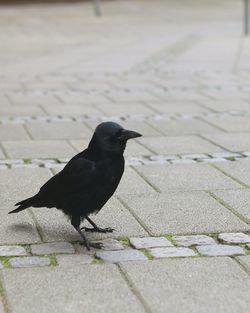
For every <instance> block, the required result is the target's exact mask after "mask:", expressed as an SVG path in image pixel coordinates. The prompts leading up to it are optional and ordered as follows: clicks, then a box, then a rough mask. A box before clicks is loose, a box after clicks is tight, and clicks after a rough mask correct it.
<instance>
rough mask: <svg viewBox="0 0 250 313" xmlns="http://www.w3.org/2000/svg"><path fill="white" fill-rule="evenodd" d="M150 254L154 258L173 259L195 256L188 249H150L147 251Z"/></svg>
mask: <svg viewBox="0 0 250 313" xmlns="http://www.w3.org/2000/svg"><path fill="white" fill-rule="evenodd" d="M149 252H150V254H151V255H152V256H153V257H154V258H174V257H188V256H195V255H196V253H195V252H194V251H193V250H192V249H189V248H175V247H171V248H152V249H149Z"/></svg>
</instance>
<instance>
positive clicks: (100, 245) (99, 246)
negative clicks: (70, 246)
mask: <svg viewBox="0 0 250 313" xmlns="http://www.w3.org/2000/svg"><path fill="white" fill-rule="evenodd" d="M90 247H91V248H95V249H102V248H103V247H104V245H103V243H101V242H91V243H90Z"/></svg>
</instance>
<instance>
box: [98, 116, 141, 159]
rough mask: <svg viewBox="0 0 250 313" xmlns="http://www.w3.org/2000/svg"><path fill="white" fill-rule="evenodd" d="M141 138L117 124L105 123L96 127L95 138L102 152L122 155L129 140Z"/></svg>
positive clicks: (139, 135)
mask: <svg viewBox="0 0 250 313" xmlns="http://www.w3.org/2000/svg"><path fill="white" fill-rule="evenodd" d="M141 136H142V135H141V134H139V133H137V132H135V131H132V130H127V129H124V128H122V126H120V125H119V124H117V123H114V122H104V123H101V124H99V125H98V126H97V127H96V129H95V133H94V136H93V138H94V139H95V140H94V142H95V144H97V145H98V148H99V149H101V150H102V151H106V152H109V153H115V154H122V153H123V151H124V149H125V148H126V143H127V141H128V140H129V139H132V138H136V137H141Z"/></svg>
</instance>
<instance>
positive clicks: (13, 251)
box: [0, 246, 27, 256]
mask: <svg viewBox="0 0 250 313" xmlns="http://www.w3.org/2000/svg"><path fill="white" fill-rule="evenodd" d="M12 255H27V252H26V250H25V249H24V248H23V247H21V246H0V256H12Z"/></svg>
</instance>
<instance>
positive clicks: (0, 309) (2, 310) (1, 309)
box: [0, 300, 4, 313]
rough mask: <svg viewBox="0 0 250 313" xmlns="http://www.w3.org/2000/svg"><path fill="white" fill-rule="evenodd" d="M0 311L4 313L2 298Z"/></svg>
mask: <svg viewBox="0 0 250 313" xmlns="http://www.w3.org/2000/svg"><path fill="white" fill-rule="evenodd" d="M0 313H4V306H3V303H2V301H1V300H0Z"/></svg>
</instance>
